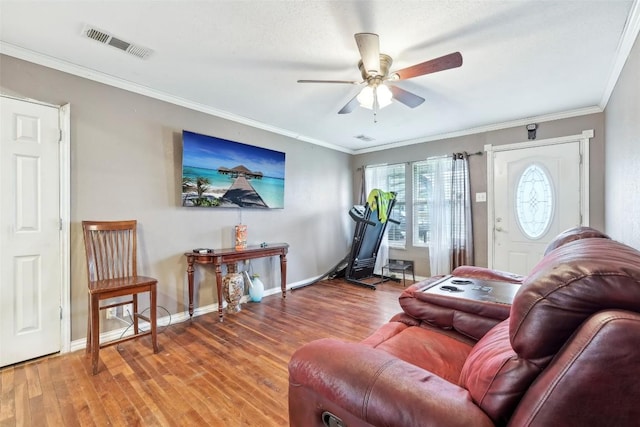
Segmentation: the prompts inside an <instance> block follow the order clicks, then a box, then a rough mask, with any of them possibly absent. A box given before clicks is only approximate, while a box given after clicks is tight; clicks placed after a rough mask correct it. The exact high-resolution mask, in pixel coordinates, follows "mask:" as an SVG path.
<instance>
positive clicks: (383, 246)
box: [364, 166, 389, 275]
mask: <svg viewBox="0 0 640 427" xmlns="http://www.w3.org/2000/svg"><path fill="white" fill-rule="evenodd" d="M387 176H388V170H387V168H386V167H380V166H372V167H365V168H364V183H365V185H364V190H365V195H364V200H366V199H367V197H369V193H370V192H371V190H373V189H376V188H378V189H380V190H382V191H389V189H388V188H387ZM388 229H389V227H387V230H388ZM388 262H389V239H388V238H387V231H386V230H385V232H384V235H383V236H382V241H381V242H380V249H379V250H378V257H377V258H376V265H375V266H374V268H373V272H374V274H379V275H382V267H384V266H385V265H387V263H388Z"/></svg>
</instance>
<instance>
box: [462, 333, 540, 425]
mask: <svg viewBox="0 0 640 427" xmlns="http://www.w3.org/2000/svg"><path fill="white" fill-rule="evenodd" d="M540 370H541V369H540V368H539V367H538V366H536V365H535V364H533V363H531V362H529V361H527V360H525V359H521V358H519V357H518V355H517V354H516V353H515V351H513V349H512V348H511V345H510V343H509V320H505V321H503V322H502V323H500V324H499V325H498V326H496V327H494V328H493V329H492V330H490V331H489V332H487V334H485V336H484V337H482V339H481V340H480V341H478V344H476V346H475V347H474V348H473V350H471V352H470V353H469V356H468V357H467V360H466V362H465V364H464V366H463V368H462V372H461V374H460V385H461V386H462V387H464V388H466V389H467V390H468V391H469V394H470V395H471V398H472V399H473V401H474V402H475V403H476V404H477V405H478V406H480V407H481V408H482V409H483V410H484V411H485V412H486V413H487V415H489V417H490V418H491V419H492V420H493V421H494V422H495V423H496V424H499V425H504V424H506V421H507V420H508V419H509V417H510V416H511V414H512V413H513V411H514V409H515V408H516V406H517V405H518V402H519V401H520V398H521V397H522V395H523V394H524V393H525V392H526V391H527V388H528V387H529V385H530V384H531V381H533V379H534V378H535V377H536V376H537V375H538V374H539V373H540Z"/></svg>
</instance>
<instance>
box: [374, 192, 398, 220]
mask: <svg viewBox="0 0 640 427" xmlns="http://www.w3.org/2000/svg"><path fill="white" fill-rule="evenodd" d="M395 197H396V195H395V194H394V193H392V192H390V191H389V192H386V191H382V190H379V189H377V188H374V189H373V190H371V192H370V193H369V197H368V198H367V203H368V204H369V209H371V212H373V211H376V210H377V211H378V220H379V221H380V222H381V223H385V222H387V210H388V209H389V203H390V202H391V200H393V199H394V198H395Z"/></svg>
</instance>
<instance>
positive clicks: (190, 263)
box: [187, 256, 195, 318]
mask: <svg viewBox="0 0 640 427" xmlns="http://www.w3.org/2000/svg"><path fill="white" fill-rule="evenodd" d="M194 260H195V257H193V256H187V278H188V280H189V318H192V317H193V270H194V269H193V262H194Z"/></svg>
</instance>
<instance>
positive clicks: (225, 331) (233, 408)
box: [0, 279, 403, 427]
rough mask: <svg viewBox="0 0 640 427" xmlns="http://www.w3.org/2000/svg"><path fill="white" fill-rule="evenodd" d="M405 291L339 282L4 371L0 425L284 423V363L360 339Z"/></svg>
mask: <svg viewBox="0 0 640 427" xmlns="http://www.w3.org/2000/svg"><path fill="white" fill-rule="evenodd" d="M402 289H403V286H402V284H401V283H397V282H385V283H384V284H381V285H378V287H377V289H376V290H375V291H373V290H371V289H368V288H364V287H360V286H356V285H353V284H348V283H345V282H343V281H342V280H339V279H335V280H331V281H323V282H319V283H318V284H315V285H312V286H308V287H305V288H301V289H298V290H295V291H292V292H288V293H287V298H286V300H283V299H282V298H281V297H280V295H273V296H269V297H266V298H264V299H263V300H262V302H260V303H246V304H243V306H242V311H241V312H239V313H235V314H230V315H226V316H225V321H224V322H222V323H220V322H218V320H217V317H218V316H217V313H210V314H206V315H202V316H199V317H196V318H194V319H193V320H191V321H186V322H183V323H178V324H174V325H170V326H169V327H167V328H166V329H164V330H163V331H162V333H160V334H159V336H158V341H159V345H160V353H158V354H153V352H152V350H151V345H150V341H149V338H148V337H144V338H142V339H139V340H134V341H129V342H126V343H124V344H121V345H120V346H112V347H107V348H105V349H103V350H101V351H100V361H101V363H100V372H99V373H98V375H96V376H92V375H91V374H90V370H91V368H90V360H89V358H88V357H86V356H85V353H84V351H77V352H74V353H69V354H65V355H62V356H52V357H47V358H42V359H38V360H35V361H31V362H28V363H24V364H18V365H13V366H9V367H6V368H4V369H2V370H0V426H2V427H4V426H90V425H95V426H107V425H113V426H136V425H140V426H142V425H144V426H174V425H208V426H286V425H288V424H289V419H288V408H287V392H288V372H287V363H288V361H289V358H290V357H291V354H292V353H293V352H294V351H295V350H296V349H297V348H298V347H300V346H301V345H302V344H304V343H307V342H309V341H312V340H314V339H318V338H324V337H334V338H339V339H342V340H346V341H359V340H361V339H364V338H365V337H367V336H368V335H370V334H371V333H372V332H373V331H375V330H376V329H377V328H378V327H379V326H380V325H382V324H383V323H385V322H386V321H388V320H389V318H391V316H393V315H394V314H396V313H398V312H400V306H399V304H398V296H399V294H400V292H401V291H402Z"/></svg>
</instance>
